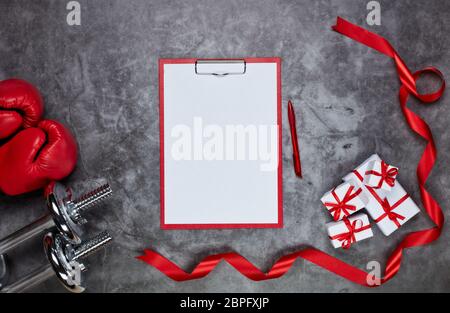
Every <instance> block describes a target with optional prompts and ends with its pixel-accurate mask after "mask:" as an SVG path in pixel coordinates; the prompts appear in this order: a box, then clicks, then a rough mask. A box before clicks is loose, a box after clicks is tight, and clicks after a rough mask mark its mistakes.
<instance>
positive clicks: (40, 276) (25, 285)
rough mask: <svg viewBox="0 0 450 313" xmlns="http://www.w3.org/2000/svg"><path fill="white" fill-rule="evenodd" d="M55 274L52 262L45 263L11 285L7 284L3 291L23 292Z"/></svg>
mask: <svg viewBox="0 0 450 313" xmlns="http://www.w3.org/2000/svg"><path fill="white" fill-rule="evenodd" d="M53 276H55V271H54V270H53V268H52V266H51V265H50V264H46V265H43V266H41V267H39V268H37V269H36V270H34V271H32V272H31V273H29V274H27V275H26V276H24V277H22V278H20V279H19V280H17V281H15V282H14V283H12V284H11V285H8V286H5V288H3V289H2V290H1V292H2V293H22V292H24V291H25V290H27V289H29V288H31V287H34V286H36V285H39V284H40V283H43V282H44V281H46V280H48V279H49V278H51V277H53Z"/></svg>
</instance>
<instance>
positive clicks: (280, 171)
mask: <svg viewBox="0 0 450 313" xmlns="http://www.w3.org/2000/svg"><path fill="white" fill-rule="evenodd" d="M198 60H212V61H214V60H245V62H247V63H276V65H277V125H278V222H277V223H251V224H245V223H244V224H239V223H236V224H226V223H224V224H166V223H165V220H164V218H165V215H164V208H165V206H164V202H165V196H164V195H165V193H164V186H165V185H164V182H165V180H164V65H165V64H190V63H192V64H195V62H196V61H198ZM158 72H159V153H160V163H159V164H160V165H159V166H160V206H161V207H160V227H161V229H164V230H170V229H180V230H181V229H221V228H282V227H283V162H282V116H281V114H282V113H281V112H282V109H281V58H280V57H271V58H237V59H216V58H214V59H203V58H201V59H200V58H199V59H159V69H158Z"/></svg>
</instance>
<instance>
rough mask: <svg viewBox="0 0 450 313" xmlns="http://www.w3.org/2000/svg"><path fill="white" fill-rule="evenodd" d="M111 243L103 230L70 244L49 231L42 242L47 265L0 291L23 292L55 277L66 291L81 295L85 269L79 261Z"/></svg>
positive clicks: (57, 234)
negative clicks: (83, 240) (92, 236)
mask: <svg viewBox="0 0 450 313" xmlns="http://www.w3.org/2000/svg"><path fill="white" fill-rule="evenodd" d="M111 240H112V238H111V236H110V235H109V234H108V232H106V231H104V232H102V233H100V234H98V235H97V236H95V237H94V238H92V239H89V240H87V241H86V242H82V243H81V244H79V245H73V244H71V243H70V242H68V241H67V240H66V238H65V237H64V236H62V235H61V234H59V233H58V232H56V231H50V232H48V233H47V234H46V235H45V236H44V241H43V243H44V251H45V254H46V256H47V259H48V262H49V263H48V264H46V265H43V266H42V267H40V268H38V269H36V270H34V271H33V272H31V273H29V274H28V275H26V276H25V277H23V278H21V279H19V280H18V281H16V282H14V283H12V284H10V285H8V286H5V287H3V288H1V287H0V292H1V293H17V292H23V291H26V290H27V289H29V288H31V287H33V286H36V285H38V284H40V283H42V282H44V281H46V280H47V279H49V278H51V277H54V276H55V275H56V277H57V278H58V279H59V281H60V282H61V283H62V284H63V286H64V287H66V288H67V289H68V290H69V291H71V292H75V293H80V292H83V291H84V290H85V287H84V286H83V281H82V277H81V276H82V273H83V272H85V271H86V267H85V266H84V264H83V263H81V262H80V261H81V260H83V259H85V258H86V257H88V256H90V255H92V254H93V253H95V252H96V251H97V250H99V249H100V248H103V247H104V246H105V245H106V244H108V243H109V242H110V241H111Z"/></svg>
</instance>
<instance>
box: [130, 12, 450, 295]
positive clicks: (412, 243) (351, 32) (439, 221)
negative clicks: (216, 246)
mask: <svg viewBox="0 0 450 313" xmlns="http://www.w3.org/2000/svg"><path fill="white" fill-rule="evenodd" d="M333 30H335V31H336V32H338V33H341V34H342V35H344V36H347V37H350V38H352V39H353V40H356V41H358V42H360V43H362V44H364V45H366V46H368V47H370V48H372V49H375V50H377V51H379V52H380V53H383V54H385V55H387V56H389V57H390V58H392V59H393V60H394V62H395V65H396V68H397V72H398V76H399V79H400V82H401V86H400V92H399V101H400V107H401V109H402V112H403V115H404V116H405V119H406V122H407V124H408V126H409V127H410V128H411V129H412V130H413V131H414V132H415V133H417V134H418V135H419V136H420V137H422V138H423V139H425V140H426V142H427V145H426V147H425V150H424V152H423V154H422V157H421V159H420V161H419V164H418V166H417V180H418V184H419V189H420V194H421V198H422V203H423V206H424V207H425V210H426V212H427V214H428V216H429V217H430V219H431V220H432V221H433V222H434V223H435V225H436V226H435V227H432V228H429V229H425V230H421V231H416V232H411V233H409V234H407V235H406V236H405V238H404V239H403V240H402V241H401V242H400V244H399V245H398V246H397V247H396V248H395V250H394V251H393V252H392V254H391V255H390V257H389V258H388V261H387V264H386V268H385V272H384V277H382V278H381V279H379V282H380V284H383V283H385V282H387V281H389V280H390V279H391V278H392V277H394V276H395V275H396V274H397V272H398V271H399V269H400V264H401V261H402V255H403V249H406V248H412V247H417V246H422V245H426V244H429V243H431V242H433V241H435V240H436V239H438V238H439V236H440V234H441V229H442V226H443V223H444V216H443V214H442V210H441V208H440V207H439V204H438V203H437V202H436V200H434V199H433V197H432V196H431V195H430V193H429V192H428V191H427V190H426V188H425V182H426V180H427V178H428V176H429V174H430V172H431V170H432V168H433V166H434V163H435V160H436V152H437V151H436V146H435V144H434V140H433V135H432V133H431V130H430V128H429V127H428V125H427V123H425V121H424V120H422V119H421V118H420V117H419V116H418V115H417V114H415V113H414V112H413V111H411V110H410V109H409V108H408V107H407V106H406V102H407V100H408V97H409V95H410V94H411V95H413V96H414V97H416V98H417V99H419V100H420V101H422V102H424V103H431V102H434V101H436V100H438V99H439V98H440V97H441V96H442V94H443V92H444V89H445V81H444V78H443V75H442V73H441V72H440V71H439V70H438V69H436V68H434V67H427V68H425V69H423V70H420V71H417V72H415V73H414V74H411V72H410V71H409V69H408V68H407V67H406V65H405V63H404V62H403V61H402V59H401V58H400V56H399V55H398V54H397V52H396V51H395V49H394V48H393V47H392V46H391V44H390V43H389V42H388V41H387V40H386V39H384V38H383V37H381V36H378V35H376V34H374V33H371V32H369V31H368V30H366V29H364V28H361V27H359V26H357V25H354V24H352V23H350V22H348V21H346V20H344V19H342V18H340V17H338V18H337V23H336V25H335V26H333ZM424 73H431V74H435V75H437V76H438V77H439V78H440V80H441V82H442V83H441V87H440V88H439V89H438V91H436V92H434V93H431V94H419V92H418V91H417V88H416V80H417V79H418V78H419V77H420V76H421V75H422V74H424ZM297 258H302V259H305V260H307V261H309V262H311V263H314V264H316V265H318V266H320V267H322V268H324V269H326V270H328V271H330V272H332V273H334V274H336V275H339V276H341V277H343V278H345V279H347V280H349V281H352V282H354V283H357V284H360V285H363V286H368V287H377V286H378V285H373V284H370V283H368V282H367V277H368V274H367V273H366V272H365V271H362V270H360V269H358V268H356V267H354V266H352V265H350V264H347V263H345V262H343V261H341V260H339V259H338V258H335V257H333V256H331V255H329V254H327V253H325V252H323V251H320V250H318V249H315V248H306V249H304V250H301V251H297V252H294V253H291V254H288V255H285V256H283V257H281V258H280V259H279V260H277V261H276V262H275V264H274V265H273V266H272V268H271V269H270V270H269V271H268V272H267V273H264V272H263V271H261V270H260V269H258V268H257V267H256V266H254V265H253V264H252V263H251V262H249V261H248V260H247V259H245V258H244V257H243V256H241V255H239V254H237V253H234V252H231V253H221V254H216V255H210V256H208V257H206V258H204V259H203V260H202V261H201V262H200V263H198V264H197V266H196V267H195V268H194V270H193V271H192V272H190V273H187V272H185V271H183V270H182V269H181V268H180V267H178V266H177V265H176V264H174V263H173V262H171V261H170V260H168V259H167V258H165V257H163V256H162V255H160V254H158V253H157V252H155V251H151V250H145V254H144V255H142V256H139V257H138V259H139V260H142V261H144V262H146V263H148V264H150V265H152V266H154V267H155V268H157V269H158V270H160V271H161V272H162V273H164V274H165V275H167V276H168V277H170V278H172V279H174V280H176V281H185V280H191V279H198V278H202V277H205V276H206V275H208V274H209V273H210V272H211V271H212V270H214V268H215V267H216V266H217V264H218V263H219V262H221V261H222V260H224V261H226V262H228V263H229V264H230V265H231V266H233V267H234V268H235V269H236V270H237V271H239V272H240V273H241V274H242V275H244V276H246V277H247V278H249V279H251V280H255V281H259V280H266V279H274V278H278V277H280V276H283V275H284V274H285V273H287V272H288V271H289V269H290V268H291V266H292V264H293V263H294V262H295V260H296V259H297ZM376 280H377V281H378V278H377V279H376Z"/></svg>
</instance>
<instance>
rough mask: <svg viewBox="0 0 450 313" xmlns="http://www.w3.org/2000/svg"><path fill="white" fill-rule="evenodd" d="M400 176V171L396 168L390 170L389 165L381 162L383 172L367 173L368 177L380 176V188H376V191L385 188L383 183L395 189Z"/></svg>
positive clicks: (372, 171) (371, 171)
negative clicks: (397, 178) (398, 175)
mask: <svg viewBox="0 0 450 313" xmlns="http://www.w3.org/2000/svg"><path fill="white" fill-rule="evenodd" d="M397 174H398V169H396V168H395V167H392V168H390V169H389V165H388V164H387V163H386V162H384V161H381V172H377V171H374V170H370V171H366V175H375V176H380V177H381V178H380V181H379V182H378V186H376V187H374V188H375V189H379V188H381V186H383V182H386V184H388V185H389V186H391V187H394V185H395V177H396V176H397Z"/></svg>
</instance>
